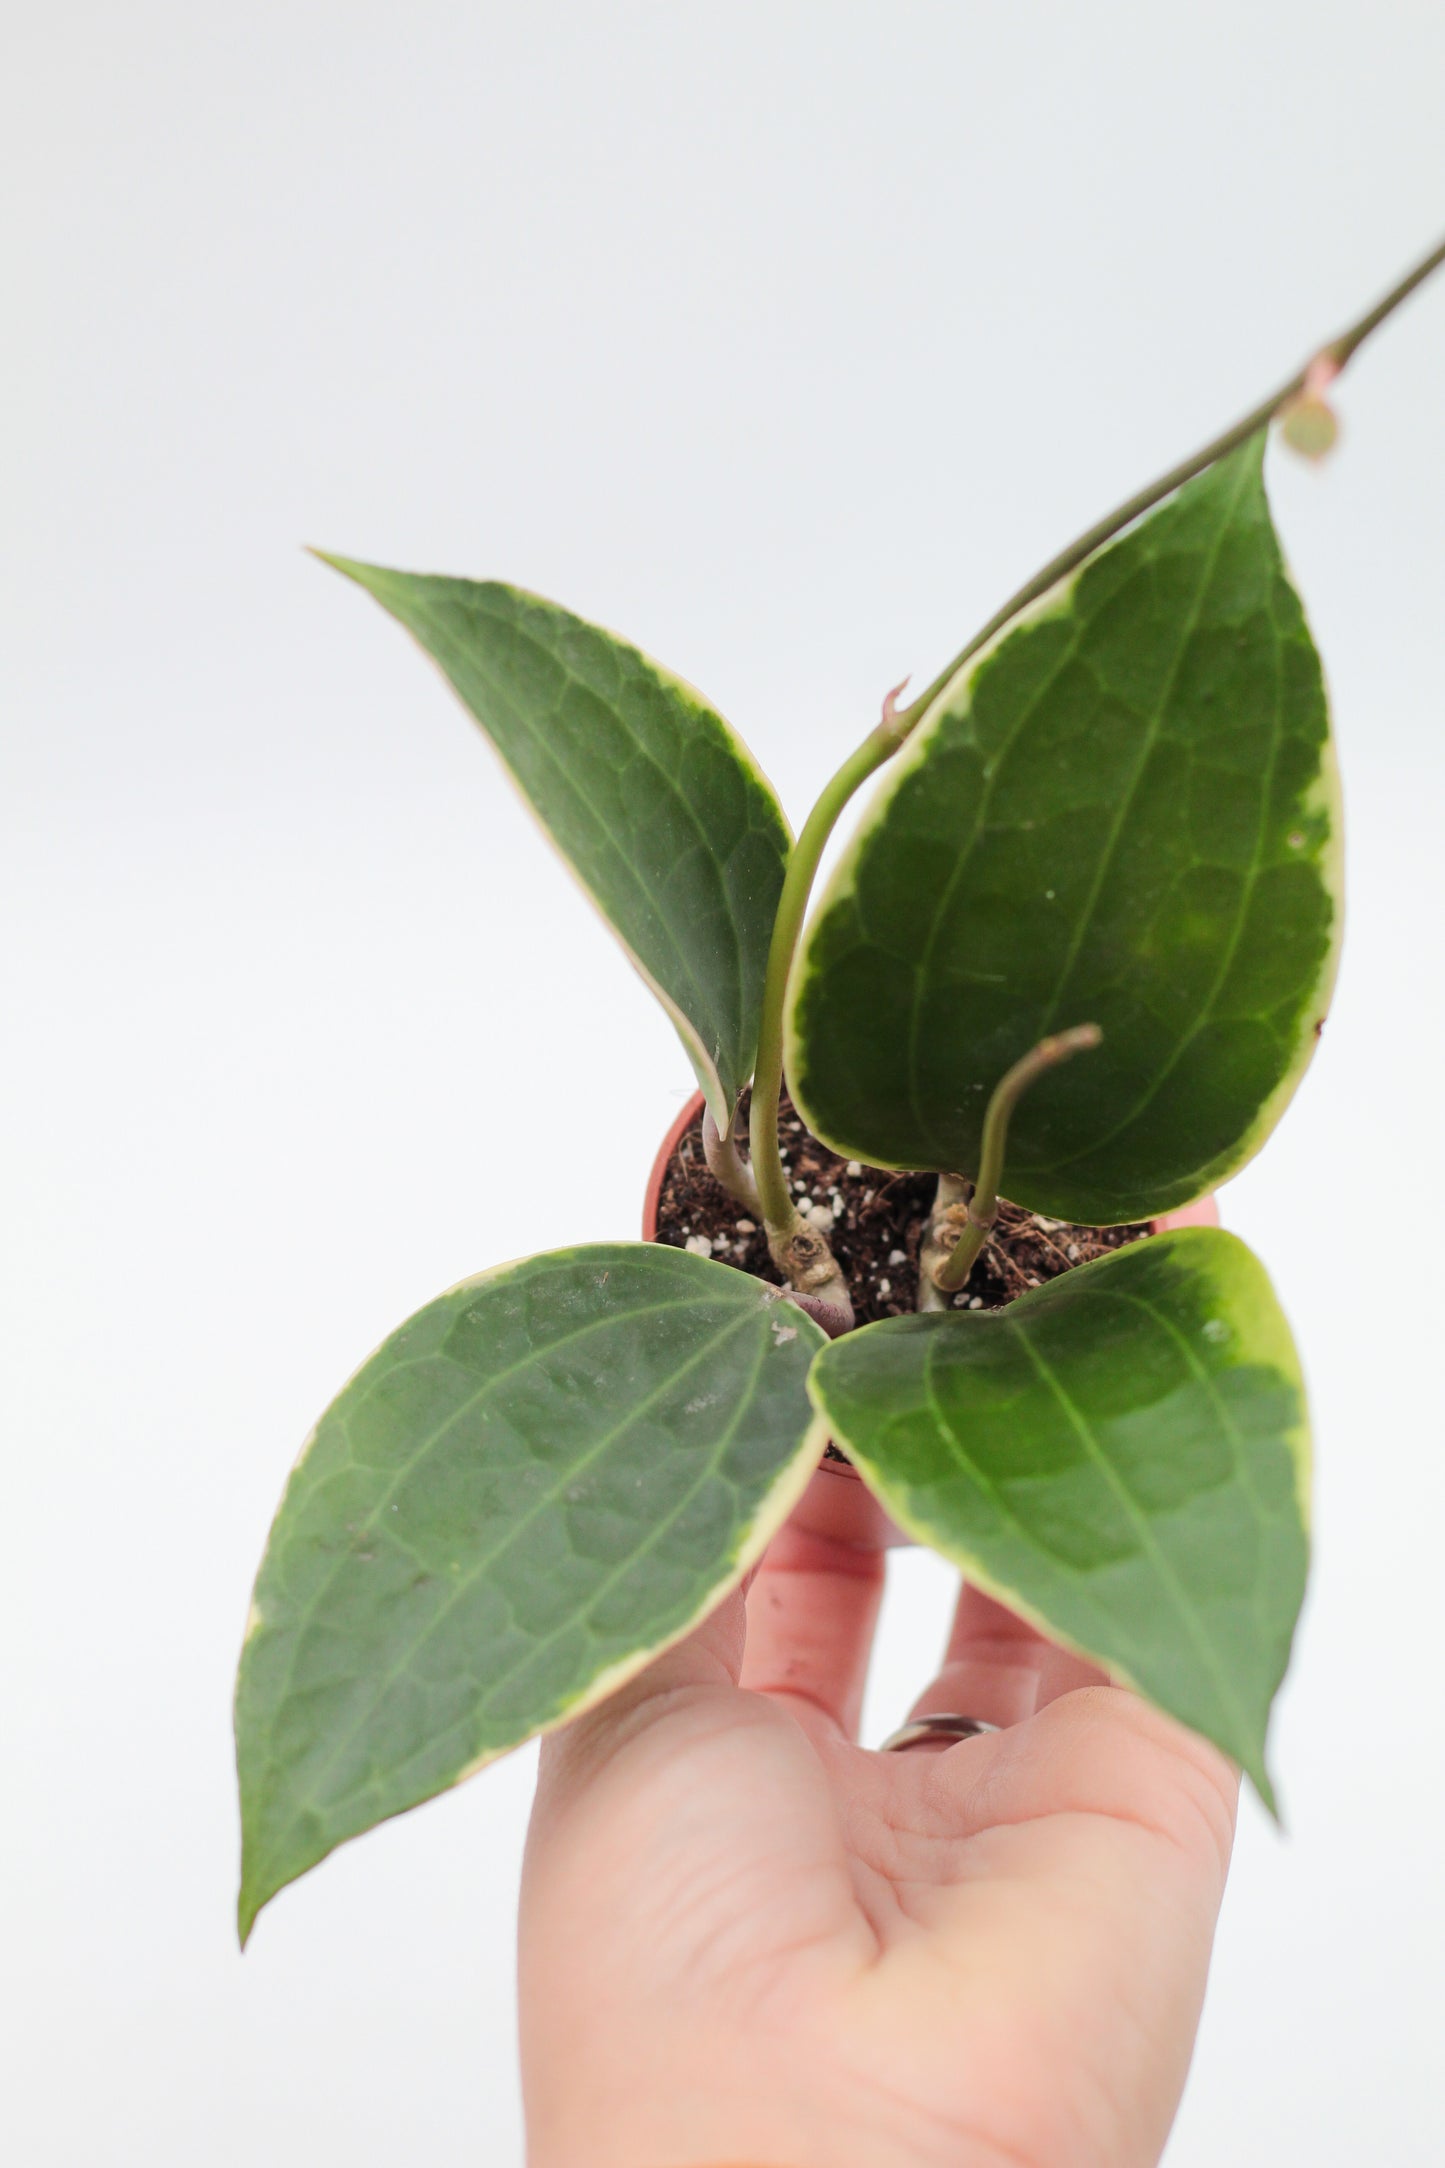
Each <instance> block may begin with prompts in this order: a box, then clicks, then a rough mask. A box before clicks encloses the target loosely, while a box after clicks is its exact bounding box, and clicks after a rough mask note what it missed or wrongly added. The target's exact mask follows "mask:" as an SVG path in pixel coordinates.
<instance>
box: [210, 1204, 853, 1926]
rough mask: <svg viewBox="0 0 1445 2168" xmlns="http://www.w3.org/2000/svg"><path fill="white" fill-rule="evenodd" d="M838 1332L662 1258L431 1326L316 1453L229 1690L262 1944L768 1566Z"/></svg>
mask: <svg viewBox="0 0 1445 2168" xmlns="http://www.w3.org/2000/svg"><path fill="white" fill-rule="evenodd" d="M822 1338H823V1335H822V1333H821V1332H820V1331H819V1329H818V1327H817V1326H816V1325H815V1324H814V1323H813V1322H812V1320H811V1319H810V1318H808V1317H805V1316H804V1315H803V1313H802V1312H801V1311H800V1310H797V1309H795V1308H794V1307H793V1306H792V1305H790V1304H786V1303H784V1302H783V1301H782V1300H781V1299H780V1298H779V1296H778V1292H777V1290H776V1289H775V1288H765V1287H763V1286H761V1285H760V1283H759V1282H758V1281H756V1280H754V1279H751V1278H749V1277H748V1276H747V1275H745V1274H743V1273H740V1272H734V1271H732V1270H731V1269H730V1268H729V1267H727V1266H725V1265H718V1264H713V1263H711V1262H710V1261H708V1260H705V1259H703V1258H700V1257H694V1256H692V1255H690V1254H689V1253H688V1252H687V1251H683V1250H674V1249H667V1248H662V1247H655V1246H653V1245H650V1244H642V1243H613V1244H606V1245H600V1246H597V1247H593V1248H587V1249H575V1250H559V1251H555V1252H553V1253H552V1254H550V1255H548V1256H543V1257H534V1258H530V1259H528V1260H527V1261H526V1262H524V1263H522V1264H514V1265H504V1266H502V1267H501V1268H500V1269H499V1270H498V1271H496V1272H493V1273H489V1274H483V1275H482V1277H481V1278H479V1279H476V1280H469V1281H466V1282H464V1283H463V1285H462V1286H460V1287H456V1288H453V1289H452V1290H451V1292H450V1293H449V1294H445V1295H442V1296H440V1297H439V1298H438V1299H437V1301H435V1302H432V1303H429V1304H428V1305H427V1307H426V1308H425V1309H424V1310H420V1311H418V1313H417V1315H416V1316H415V1317H413V1318H412V1319H411V1320H410V1321H409V1322H408V1323H407V1324H405V1325H403V1326H402V1327H401V1329H400V1331H398V1332H395V1333H393V1334H392V1336H391V1338H390V1339H389V1340H387V1341H386V1342H385V1343H384V1344H383V1346H382V1347H381V1348H379V1349H378V1350H377V1352H376V1354H374V1355H373V1356H372V1357H371V1359H370V1360H369V1361H368V1362H367V1363H365V1364H364V1365H363V1366H362V1368H361V1369H360V1370H359V1371H358V1372H357V1374H356V1376H355V1377H354V1378H353V1379H352V1380H351V1382H350V1384H349V1385H347V1386H346V1387H345V1388H344V1390H343V1391H342V1393H341V1394H340V1396H339V1397H338V1398H337V1399H336V1400H335V1401H334V1402H333V1403H332V1405H331V1407H330V1408H329V1409H328V1410H327V1412H326V1414H325V1415H324V1416H323V1417H322V1419H321V1421H320V1423H319V1424H318V1425H317V1428H316V1430H315V1431H314V1432H313V1434H312V1436H311V1438H310V1439H309V1440H308V1442H307V1444H306V1446H305V1447H304V1448H303V1450H302V1454H301V1458H300V1460H299V1461H298V1462H297V1464H296V1468H295V1471H294V1472H293V1474H292V1477H291V1480H290V1484H289V1486H288V1488H287V1491H286V1495H285V1497H284V1499H283V1500H282V1503H281V1508H280V1511H279V1512H278V1514H277V1516H276V1521H275V1524H274V1526H273V1527H272V1530H271V1536H270V1541H269V1543H268V1545H267V1549H266V1556H265V1559H264V1561H263V1562H262V1566H261V1571H260V1574H259V1576H258V1578H257V1582H256V1590H255V1597H254V1600H253V1605H252V1611H251V1619H250V1625H249V1627H248V1630H247V1635H246V1644H245V1648H244V1651H243V1653H242V1657H241V1669H240V1676H239V1679H238V1681H237V1688H236V1759H237V1768H238V1773H239V1776H240V1785H241V1823H242V1838H243V1857H242V1874H241V1896H240V1905H239V1917H240V1929H241V1937H242V1940H243V1942H244V1940H245V1938H246V1936H247V1935H248V1934H249V1932H250V1929H251V1924H252V1922H253V1921H254V1919H255V1917H256V1914H257V1912H258V1911H259V1910H260V1908H261V1906H262V1905H263V1904H265V1903H266V1902H267V1900H268V1899H269V1898H271V1897H273V1896H274V1895H275V1893H276V1891H277V1890H278V1889H280V1888H282V1887H283V1885H284V1884H285V1883H287V1882H290V1881H293V1880H294V1879H295V1877H296V1876H297V1875H299V1874H302V1873H304V1872H305V1870H306V1869H307V1868H308V1867H311V1866H314V1865H315V1863H316V1862H317V1861H318V1860H319V1859H322V1858H324V1857H325V1855H326V1854H327V1853H328V1852H330V1851H331V1850H332V1849H333V1848H334V1847H335V1846H336V1845H338V1844H340V1843H341V1842H342V1840H343V1839H344V1838H347V1837H353V1836H356V1835H357V1834H358V1833H359V1832H360V1831H362V1830H365V1829H370V1828H371V1827H372V1826H373V1824H375V1823H377V1822H379V1821H381V1820H383V1819H384V1818H385V1817H386V1816H387V1815H391V1814H398V1813H400V1812H401V1811H402V1809H403V1808H405V1807H410V1806H415V1805H416V1804H417V1802H418V1801H419V1800H423V1799H429V1798H431V1797H432V1796H433V1794H435V1793H437V1792H440V1791H443V1790H445V1789H446V1788H447V1787H448V1786H449V1785H452V1784H455V1783H457V1782H458V1781H459V1780H460V1779H461V1778H462V1777H464V1776H467V1775H469V1774H470V1773H471V1772H472V1770H474V1769H476V1768H478V1767H480V1766H481V1764H482V1763H484V1762H487V1761H490V1760H492V1759H493V1758H494V1757H495V1756H496V1755H498V1754H502V1753H504V1752H505V1751H506V1750H507V1749H508V1748H509V1747H513V1746H516V1745H518V1744H519V1743H520V1742H521V1741H522V1740H524V1739H527V1738H530V1737H531V1736H532V1735H533V1734H534V1733H536V1732H539V1731H545V1730H549V1729H550V1728H552V1727H553V1726H554V1725H557V1724H560V1723H562V1722H564V1721H565V1720H566V1719H567V1718H568V1717H570V1716H573V1715H575V1714H576V1713H577V1711H578V1710H580V1709H584V1708H586V1707H588V1706H589V1705H590V1704H591V1703H592V1702H594V1701H597V1700H600V1699H601V1698H602V1696H603V1695H605V1694H608V1693H610V1692H611V1691H612V1690H613V1689H614V1688H615V1687H617V1686H619V1685H621V1684H622V1682H623V1681H624V1680H625V1679H626V1678H628V1677H629V1676H630V1675H631V1674H632V1673H633V1672H635V1671H637V1670H639V1669H640V1668H641V1666H642V1665H643V1664H645V1663H646V1662H647V1660H648V1659H649V1657H651V1656H653V1655H655V1654H656V1653H657V1651H658V1650H659V1649H662V1648H664V1647H666V1646H667V1644H668V1643H670V1642H672V1641H675V1640H677V1639H678V1638H679V1637H680V1636H681V1635H682V1634H684V1633H686V1632H687V1631H688V1630H689V1628H690V1627H692V1626H693V1625H694V1624H695V1623H696V1622H697V1621H698V1620H699V1619H700V1618H701V1617H702V1616H703V1615H704V1614H705V1613H706V1612H707V1611H708V1610H710V1609H711V1608H712V1606H713V1605H714V1604H715V1603H716V1602H717V1601H718V1600H719V1599H720V1597H721V1596H722V1595H723V1594H725V1592H726V1591H727V1590H728V1589H729V1588H731V1587H732V1586H733V1585H734V1584H735V1583H736V1582H737V1581H738V1580H739V1579H740V1578H741V1576H742V1574H743V1573H744V1572H745V1571H746V1570H747V1567H748V1566H749V1565H750V1564H751V1563H752V1561H753V1560H754V1559H755V1558H756V1557H757V1556H758V1555H759V1554H760V1552H761V1550H762V1548H763V1546H764V1544H765V1543H766V1541H767V1540H768V1537H769V1536H770V1535H771V1534H772V1532H773V1530H774V1529H775V1528H776V1527H777V1526H778V1525H779V1523H780V1522H781V1520H782V1519H783V1517H784V1515H785V1514H786V1513H787V1511H788V1510H789V1509H790V1508H791V1506H792V1504H793V1502H794V1500H795V1499H796V1498H797V1497H798V1495H799V1494H800V1492H801V1490H802V1487H803V1485H804V1484H805V1483H806V1481H807V1478H808V1474H809V1471H810V1468H811V1467H812V1466H813V1465H814V1464H815V1462H816V1460H817V1455H818V1447H817V1444H816V1442H814V1441H810V1439H809V1436H808V1433H809V1426H810V1424H811V1422H812V1414H811V1410H810V1408H809V1405H808V1397H807V1392H806V1377H807V1371H808V1365H809V1363H810V1361H811V1359H812V1356H813V1353H814V1351H815V1349H816V1348H817V1347H818V1346H819V1345H820V1344H821V1342H822Z"/></svg>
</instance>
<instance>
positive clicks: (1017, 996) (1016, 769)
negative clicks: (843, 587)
mask: <svg viewBox="0 0 1445 2168" xmlns="http://www.w3.org/2000/svg"><path fill="white" fill-rule="evenodd" d="M1262 453H1263V445H1262V440H1256V441H1255V442H1253V443H1251V444H1248V445H1246V446H1244V447H1243V448H1242V449H1241V450H1240V451H1239V452H1237V453H1235V454H1233V455H1232V456H1231V457H1230V458H1228V459H1225V460H1221V461H1220V462H1218V463H1217V464H1216V465H1215V466H1214V467H1212V468H1210V469H1208V470H1207V471H1206V472H1205V473H1204V474H1202V475H1200V476H1199V477H1198V478H1197V479H1196V480H1195V481H1193V482H1191V483H1190V484H1189V485H1188V486H1187V487H1186V488H1184V489H1182V490H1181V491H1180V492H1179V493H1178V494H1177V495H1176V496H1175V497H1173V498H1171V499H1169V500H1168V501H1167V502H1166V503H1165V504H1164V505H1162V506H1161V507H1160V508H1159V510H1157V511H1156V512H1154V513H1152V514H1151V515H1150V516H1149V517H1148V518H1147V519H1144V520H1142V521H1141V522H1140V523H1139V524H1138V525H1137V526H1135V527H1134V528H1132V529H1130V530H1129V531H1127V532H1126V533H1125V534H1124V535H1123V536H1122V537H1121V538H1120V539H1119V540H1118V541H1116V542H1114V543H1112V544H1111V545H1110V546H1109V547H1107V548H1106V549H1104V550H1101V551H1100V552H1099V553H1098V554H1097V555H1096V556H1095V557H1093V558H1091V559H1090V560H1089V561H1088V562H1087V563H1086V564H1085V565H1084V566H1083V567H1082V568H1081V570H1080V571H1079V572H1077V573H1076V574H1074V575H1073V576H1072V577H1071V578H1070V579H1069V580H1067V581H1065V582H1063V583H1061V585H1060V586H1059V587H1057V588H1056V589H1054V590H1053V591H1052V593H1051V594H1050V595H1049V596H1047V597H1045V599H1044V600H1043V601H1042V602H1041V603H1039V604H1038V605H1036V606H1035V608H1034V609H1033V611H1032V612H1030V613H1027V614H1025V616H1024V617H1023V618H1021V619H1020V620H1017V621H1016V622H1015V624H1014V626H1013V627H1012V629H1010V630H1007V631H1005V632H1004V633H1002V634H1001V635H1000V636H999V637H998V639H997V640H996V641H995V642H994V643H993V644H992V645H991V646H990V647H989V648H987V649H985V650H984V651H983V652H982V653H981V654H980V655H979V656H978V657H976V658H975V659H974V660H973V661H972V662H971V663H969V664H967V665H965V666H964V668H963V669H962V670H961V671H960V672H959V673H958V675H957V676H956V677H955V679H954V680H953V682H952V683H951V684H950V685H949V686H948V687H947V688H946V689H945V691H944V692H943V693H942V694H940V696H939V698H938V700H937V701H936V702H935V703H934V705H933V707H932V708H931V709H930V711H929V713H928V714H927V715H926V716H925V718H924V720H923V721H922V722H921V723H920V725H919V726H918V729H917V731H916V733H915V735H914V738H913V739H912V740H911V741H910V742H909V744H908V745H907V746H906V747H905V748H904V750H903V752H902V753H901V754H900V755H899V757H898V760H897V761H896V763H895V764H894V765H893V766H892V767H891V768H889V769H888V770H886V771H885V775H884V781H883V785H882V789H881V791H880V795H879V797H878V798H877V799H876V800H875V802H874V804H873V806H872V807H871V808H870V810H869V812H868V813H867V815H866V816H865V818H864V821H863V824H862V826H861V828H860V831H859V834H858V836H857V838H856V839H855V841H854V844H853V846H852V848H851V849H850V851H849V853H848V854H847V855H846V856H845V858H844V860H843V861H842V863H841V864H840V867H839V869H838V872H837V873H836V875H835V876H834V878H833V880H832V882H831V884H830V886H829V888H828V890H827V893H826V895H825V897H824V899H823V901H822V903H821V904H820V906H819V909H818V911H817V914H816V916H815V918H814V921H813V924H812V926H811V928H810V930H809V933H808V935H807V937H806V942H805V946H804V949H803V953H802V955H801V957H800V961H799V965H798V968H797V971H796V973H795V976H794V984H793V995H792V1004H793V1005H792V1013H791V1020H790V1030H789V1044H788V1071H789V1076H790V1080H791V1084H792V1090H793V1096H794V1099H795V1100H796V1102H797V1104H798V1105H799V1107H800V1109H801V1111H802V1112H803V1114H804V1117H805V1119H806V1120H807V1122H808V1124H809V1126H810V1127H811V1128H812V1129H813V1130H814V1131H815V1132H816V1133H817V1134H818V1135H819V1136H820V1137H822V1138H824V1139H825V1140H826V1141H827V1142H828V1143H829V1144H831V1145H832V1146H833V1147H834V1148H835V1149H836V1150H838V1151H840V1152H844V1153H846V1154H847V1155H849V1156H851V1157H855V1158H860V1159H865V1160H871V1161H872V1162H874V1163H875V1164H879V1165H884V1166H895V1167H920V1168H922V1167H933V1168H938V1169H939V1170H940V1171H945V1170H947V1171H952V1172H957V1173H961V1174H964V1175H972V1174H975V1173H976V1172H977V1168H978V1151H979V1137H980V1129H981V1124H982V1119H983V1112H984V1107H985V1105H986V1103H987V1098H988V1094H989V1092H990V1091H991V1090H992V1089H993V1087H994V1085H995V1084H996V1083H997V1082H998V1080H999V1078H1000V1077H1001V1076H1002V1075H1003V1074H1004V1072H1005V1071H1006V1070H1007V1069H1008V1067H1009V1066H1010V1064H1011V1063H1012V1062H1014V1061H1015V1060H1017V1059H1018V1057H1019V1056H1020V1055H1022V1054H1024V1053H1025V1052H1026V1051H1027V1050H1028V1049H1029V1048H1030V1047H1031V1046H1033V1045H1034V1044H1035V1043H1036V1042H1037V1041H1038V1040H1040V1039H1042V1038H1043V1037H1044V1036H1045V1035H1046V1034H1047V1033H1050V1032H1053V1031H1058V1030H1062V1029H1065V1028H1067V1027H1068V1026H1071V1025H1076V1024H1084V1023H1096V1024H1099V1025H1101V1026H1102V1028H1103V1033H1104V1038H1103V1044H1102V1046H1101V1047H1100V1048H1099V1050H1098V1051H1097V1052H1095V1053H1091V1054H1089V1055H1087V1056H1083V1057H1081V1058H1080V1059H1078V1060H1077V1061H1073V1062H1071V1063H1069V1064H1068V1065H1067V1067H1062V1068H1059V1069H1057V1070H1055V1071H1054V1072H1053V1073H1051V1074H1050V1075H1049V1076H1047V1077H1045V1078H1044V1079H1042V1080H1041V1081H1040V1082H1039V1083H1038V1084H1036V1085H1035V1086H1034V1088H1033V1089H1032V1090H1031V1091H1030V1092H1029V1094H1028V1096H1027V1098H1026V1099H1025V1100H1024V1102H1023V1104H1022V1105H1021V1106H1020V1108H1019V1110H1018V1112H1017V1114H1016V1115H1015V1117H1014V1121H1013V1125H1012V1128H1011V1130H1010V1137H1009V1152H1008V1162H1007V1168H1006V1173H1005V1181H1004V1190H1005V1193H1006V1194H1007V1195H1008V1196H1009V1197H1011V1198H1013V1199H1015V1201H1016V1202H1018V1203H1020V1204H1023V1205H1027V1206H1030V1207H1032V1208H1033V1209H1035V1210H1037V1211H1041V1212H1047V1213H1052V1214H1055V1215H1057V1216H1058V1217H1060V1218H1064V1219H1073V1220H1080V1221H1084V1222H1086V1223H1089V1224H1093V1225H1110V1224H1116V1223H1118V1222H1121V1221H1126V1220H1134V1219H1146V1218H1149V1217H1151V1216H1152V1215H1155V1214H1158V1213H1161V1212H1164V1211H1166V1210H1168V1209H1169V1208H1170V1207H1171V1206H1173V1205H1177V1204H1182V1203H1185V1202H1186V1201H1188V1200H1189V1199H1191V1198H1193V1197H1196V1196H1198V1195H1200V1194H1202V1193H1203V1192H1204V1191H1205V1190H1207V1189H1209V1188H1211V1187H1212V1186H1213V1185H1214V1184H1215V1183H1217V1182H1219V1181H1222V1180H1223V1179H1224V1178H1225V1177H1226V1176H1227V1175H1229V1174H1231V1173H1233V1172H1234V1171H1235V1169H1236V1168H1238V1167H1239V1166H1241V1165H1242V1164H1243V1163H1244V1161H1245V1160H1247V1159H1248V1158H1249V1157H1250V1156H1251V1154H1252V1153H1253V1152H1254V1151H1255V1150H1256V1149H1257V1147H1258V1146H1259V1144H1260V1143H1261V1142H1262V1141H1263V1139H1264V1137H1265V1136H1266V1135H1267V1134H1268V1132H1269V1130H1270V1129H1271V1128H1272V1127H1273V1125H1274V1123H1275V1121H1276V1120H1277V1119H1278V1117H1279V1115H1280V1113H1281V1112H1282V1111H1283V1109H1284V1107H1285V1105H1286V1104H1287V1102H1288V1100H1289V1098H1290V1096H1291V1094H1292V1092H1293V1090H1294V1088H1295V1085H1296V1084H1297V1082H1298V1080H1299V1078H1300V1076H1301V1074H1302V1073H1303V1071H1304V1068H1305V1066H1306V1064H1307V1062H1308V1060H1309V1057H1310V1054H1311V1052H1312V1051H1313V1048H1314V1044H1315V1037H1316V1033H1317V1030H1318V1027H1319V1025H1320V1022H1321V1021H1322V1019H1323V1017H1324V1013H1325V1009H1326V1006H1327V1004H1328V1000H1329V993H1330V989H1331V986H1332V984H1333V979H1334V970H1335V963H1336V957H1337V952H1338V946H1339V935H1340V916H1341V914H1340V879H1339V815H1338V803H1337V790H1336V785H1335V777H1334V765H1333V756H1332V751H1331V746H1330V739H1329V723H1328V714H1327V708H1326V702H1325V694H1324V686H1323V681H1322V678H1321V674H1320V667H1319V659H1318V657H1317V655H1316V653H1315V649H1314V646H1313V643H1312V642H1311V640H1310V636H1309V631H1308V628H1307V627H1306V625H1305V622H1304V617H1303V614H1302V612H1301V609H1300V605H1299V600H1298V597H1297V596H1296V594H1295V592H1294V589H1293V588H1292V587H1291V585H1290V583H1289V580H1288V577H1287V575H1286V572H1285V569H1284V565H1283V562H1282V560H1281V557H1280V552H1279V545H1278V542H1277V540H1276V537H1275V534H1274V529H1273V526H1272V524H1271V521H1270V515H1269V506H1268V503H1267V500H1266V498H1265V493H1264V484H1263V477H1262V471H1261V461H1262Z"/></svg>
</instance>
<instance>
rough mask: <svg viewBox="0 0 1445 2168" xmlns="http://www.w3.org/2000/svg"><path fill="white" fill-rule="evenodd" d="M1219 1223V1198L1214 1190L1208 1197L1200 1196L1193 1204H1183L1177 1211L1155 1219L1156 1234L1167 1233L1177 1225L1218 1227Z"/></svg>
mask: <svg viewBox="0 0 1445 2168" xmlns="http://www.w3.org/2000/svg"><path fill="white" fill-rule="evenodd" d="M1218 1225H1219V1200H1218V1198H1217V1197H1216V1196H1215V1194H1214V1192H1213V1190H1211V1191H1210V1193H1209V1195H1208V1196H1207V1197H1198V1198H1196V1199H1195V1201H1194V1203H1193V1204H1182V1205H1180V1206H1179V1208H1178V1210H1177V1211H1174V1212H1166V1213H1164V1215H1163V1216H1162V1218H1160V1219H1157V1220H1155V1222H1154V1232H1155V1234H1156V1235H1167V1234H1168V1233H1170V1231H1171V1230H1172V1229H1173V1228H1175V1227H1217V1226H1218Z"/></svg>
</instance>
